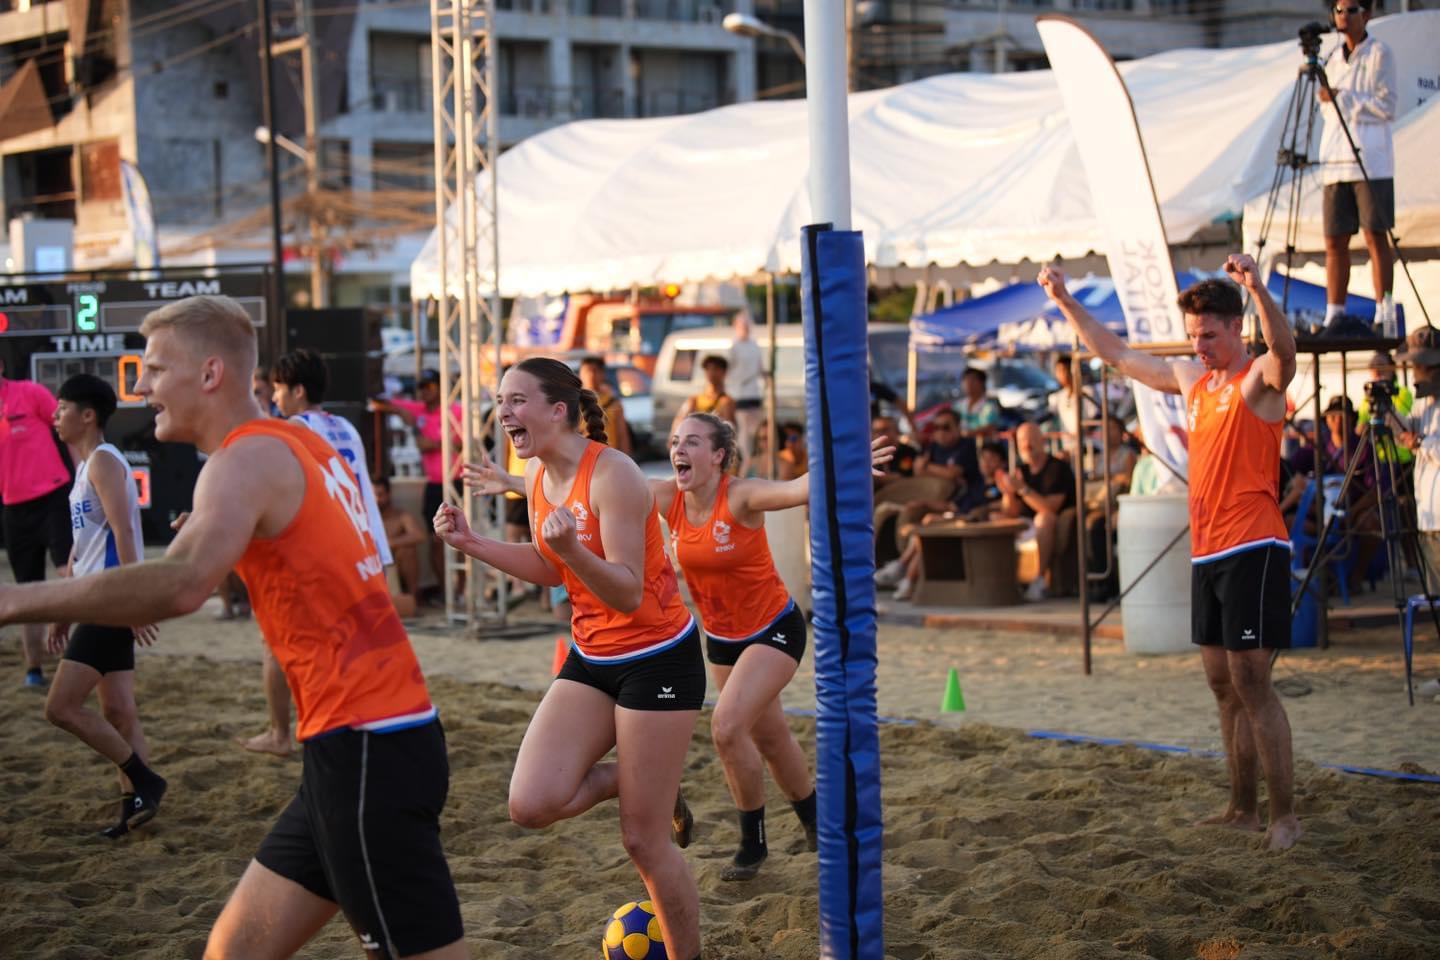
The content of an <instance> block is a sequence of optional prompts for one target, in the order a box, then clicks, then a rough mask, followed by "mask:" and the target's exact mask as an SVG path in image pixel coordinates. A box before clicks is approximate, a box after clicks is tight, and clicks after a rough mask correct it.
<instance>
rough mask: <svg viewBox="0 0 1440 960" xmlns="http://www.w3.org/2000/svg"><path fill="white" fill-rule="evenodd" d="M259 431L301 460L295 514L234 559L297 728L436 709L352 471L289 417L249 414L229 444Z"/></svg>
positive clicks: (321, 728) (307, 733)
mask: <svg viewBox="0 0 1440 960" xmlns="http://www.w3.org/2000/svg"><path fill="white" fill-rule="evenodd" d="M254 436H267V437H276V438H277V439H279V440H281V441H283V442H284V443H285V445H286V446H288V447H289V448H290V452H291V453H293V454H294V455H295V459H296V460H297V461H298V462H299V464H300V467H301V469H302V470H304V472H305V497H304V499H303V500H302V501H301V504H300V510H299V512H298V513H296V514H295V517H294V519H293V520H291V521H290V523H289V525H288V526H287V527H286V528H285V530H284V531H283V532H282V533H281V534H280V535H279V536H277V537H273V538H270V539H263V540H262V539H259V538H256V539H254V540H251V541H250V545H249V546H248V547H247V548H246V549H245V555H244V556H242V557H241V558H240V562H239V564H238V565H237V566H236V570H237V571H238V572H239V574H240V578H241V579H242V580H244V581H245V586H246V587H247V588H248V589H249V591H250V603H251V606H252V607H253V608H254V610H255V619H256V621H257V622H258V623H259V624H260V629H261V631H262V632H263V633H264V635H265V642H266V643H267V644H269V645H270V649H271V651H272V652H273V653H274V654H275V659H276V660H277V661H279V663H280V666H281V668H282V669H283V670H284V671H285V678H286V680H288V681H289V683H290V691H291V693H292V694H293V696H294V697H295V710H296V713H297V714H298V716H299V725H298V727H297V729H296V735H297V736H298V737H299V739H301V740H306V739H309V738H311V737H315V736H318V735H320V734H323V733H329V732H331V731H334V730H340V729H345V728H351V729H357V730H376V731H384V730H393V729H399V728H403V727H407V726H415V725H417V724H421V723H427V722H429V721H430V720H433V719H434V717H435V708H434V707H433V706H432V705H431V703H430V694H429V692H428V691H427V690H426V689H425V678H424V676H422V675H421V673H420V663H419V661H417V660H416V659H415V651H414V650H413V649H411V647H410V638H409V636H408V635H407V634H406V633H405V628H404V627H403V626H401V624H400V617H399V615H398V614H397V613H396V612H395V606H394V604H392V603H391V602H390V590H389V588H388V587H387V585H386V582H385V568H384V567H383V566H381V564H380V557H379V553H378V551H377V550H376V547H375V540H374V538H373V537H372V535H371V533H370V528H369V519H368V517H367V514H366V510H365V503H364V501H363V500H362V498H361V494H360V485H359V483H358V482H357V481H356V480H355V475H354V474H353V473H351V472H350V468H349V467H348V466H347V465H346V464H345V461H344V458H342V457H341V456H340V455H339V454H337V453H336V452H335V450H334V448H333V447H331V446H330V444H328V443H326V442H325V440H324V439H323V438H321V437H320V435H319V434H316V433H315V432H313V431H311V430H310V429H308V428H307V427H305V426H302V425H300V424H294V423H290V422H288V421H285V420H279V419H266V420H252V421H250V422H249V423H246V424H243V425H241V426H239V427H237V428H235V429H234V430H232V431H231V432H230V435H229V436H227V437H226V438H225V442H224V443H223V444H222V446H225V447H228V446H230V445H231V444H233V443H235V442H236V441H238V440H241V439H243V438H245V437H254Z"/></svg>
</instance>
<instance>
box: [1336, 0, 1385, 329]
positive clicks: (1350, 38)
mask: <svg viewBox="0 0 1440 960" xmlns="http://www.w3.org/2000/svg"><path fill="white" fill-rule="evenodd" d="M1373 2H1374V0H1335V7H1334V9H1333V12H1332V17H1333V18H1334V23H1335V30H1336V32H1338V33H1339V34H1341V36H1342V38H1343V42H1342V43H1341V44H1340V46H1339V47H1337V48H1336V49H1335V50H1334V51H1333V52H1332V53H1331V54H1330V57H1329V59H1328V60H1327V62H1326V65H1325V75H1326V77H1327V78H1328V80H1329V89H1326V87H1324V86H1321V88H1320V90H1319V92H1318V94H1317V96H1319V98H1320V101H1321V104H1322V106H1321V110H1320V113H1321V116H1322V118H1323V120H1324V130H1323V132H1322V133H1321V137H1320V180H1321V182H1322V183H1323V184H1324V185H1325V290H1326V306H1325V323H1326V325H1327V326H1328V325H1330V323H1331V322H1332V321H1333V320H1334V319H1335V318H1336V317H1337V316H1339V315H1340V314H1342V313H1344V311H1345V292H1346V290H1347V289H1348V288H1349V286H1350V241H1351V240H1352V239H1353V238H1354V237H1355V234H1356V232H1357V231H1359V232H1360V233H1363V234H1364V236H1365V246H1366V247H1367V248H1368V249H1369V251H1370V272H1371V274H1372V275H1373V277H1374V279H1375V303H1376V316H1375V319H1376V320H1377V321H1379V322H1381V323H1382V324H1383V323H1386V322H1387V321H1389V320H1391V319H1393V318H1394V315H1395V300H1394V296H1393V294H1392V292H1391V288H1392V286H1393V285H1394V273H1395V255H1394V252H1393V251H1392V250H1391V249H1390V240H1389V236H1388V232H1389V230H1390V228H1391V227H1393V226H1394V225H1395V145H1394V142H1393V140H1392V137H1391V131H1390V128H1391V125H1392V124H1393V123H1394V122H1395V104H1396V86H1397V82H1396V79H1395V57H1394V55H1393V54H1392V53H1391V52H1390V48H1389V47H1387V46H1385V44H1384V43H1382V42H1380V41H1379V40H1377V39H1376V38H1374V37H1372V36H1370V35H1369V34H1368V33H1366V32H1365V26H1366V24H1368V23H1369V22H1370V14H1371V6H1372V4H1373ZM1342 118H1343V121H1344V125H1343V127H1342V125H1341V120H1342ZM1346 130H1349V132H1350V138H1349V139H1347V138H1346V136H1345V131H1346ZM1350 140H1354V142H1355V148H1356V149H1358V150H1359V153H1360V162H1359V163H1357V162H1356V159H1355V150H1352V149H1351V146H1350ZM1361 163H1363V164H1364V165H1365V166H1364V170H1363V171H1362V170H1361V167H1360V164H1361ZM1367 180H1368V182H1367Z"/></svg>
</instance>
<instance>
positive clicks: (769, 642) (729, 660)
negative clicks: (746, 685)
mask: <svg viewBox="0 0 1440 960" xmlns="http://www.w3.org/2000/svg"><path fill="white" fill-rule="evenodd" d="M805 640H806V623H805V614H803V613H801V612H800V608H799V607H797V606H795V601H794V600H791V601H790V605H789V606H788V607H786V608H785V610H784V611H783V612H782V613H781V614H780V616H778V617H776V618H775V619H774V620H772V621H771V622H770V625H769V626H768V627H766V628H765V629H764V630H761V631H760V632H759V633H757V634H755V635H754V636H753V637H746V638H745V639H744V640H719V639H717V638H715V637H712V636H710V635H709V634H706V635H705V656H706V658H707V659H709V661H710V662H711V663H713V664H715V665H716V666H719V667H733V666H735V664H736V663H737V662H739V660H740V654H742V653H744V652H745V651H746V650H748V649H749V648H750V647H774V648H775V649H776V650H779V651H780V652H781V653H786V654H789V655H790V656H792V657H794V658H795V662H796V663H799V662H800V660H801V659H802V658H803V657H804V656H805Z"/></svg>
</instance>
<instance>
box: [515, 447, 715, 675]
mask: <svg viewBox="0 0 1440 960" xmlns="http://www.w3.org/2000/svg"><path fill="white" fill-rule="evenodd" d="M608 449H609V448H608V447H606V446H605V445H604V444H603V443H596V442H595V441H593V440H592V441H590V443H589V445H588V446H587V447H586V448H585V454H584V456H582V457H581V458H580V469H579V471H578V472H577V473H576V474H575V482H574V484H572V485H571V487H570V492H569V494H568V495H567V496H566V497H565V498H564V504H565V505H566V506H568V507H569V508H570V512H571V513H573V514H575V527H576V535H577V536H578V537H579V538H580V542H581V543H582V544H584V546H585V548H586V549H587V550H589V551H590V552H591V553H593V554H595V555H596V556H598V557H604V556H605V545H604V544H603V543H601V542H600V518H599V517H597V516H595V511H594V510H593V509H591V506H590V480H591V478H592V477H593V476H594V475H595V464H596V463H597V462H598V461H599V459H600V455H601V454H602V453H604V452H605V451H606V450H608ZM544 481H545V465H544V464H541V465H540V469H539V470H538V471H536V473H535V490H534V497H533V498H532V500H531V503H532V506H531V523H532V524H533V527H532V528H531V529H533V530H534V531H535V532H536V534H537V535H536V537H535V544H536V547H537V548H538V549H539V550H540V554H541V556H543V557H544V558H545V559H546V560H549V561H550V563H552V564H553V565H554V566H555V568H556V569H558V570H559V571H560V577H561V579H562V580H563V581H564V582H565V589H566V590H567V591H569V593H570V607H571V609H572V610H573V611H574V613H573V615H572V616H571V618H570V630H571V632H572V633H573V634H574V635H575V646H576V647H577V648H578V649H579V651H580V655H581V656H583V657H584V658H585V659H586V660H593V661H598V662H602V663H615V662H618V661H622V660H630V659H634V658H636V657H641V656H646V655H648V654H651V653H655V652H657V651H660V650H663V649H664V648H665V647H668V646H670V645H672V644H674V643H678V642H679V641H680V640H681V639H683V638H684V636H685V635H686V634H687V633H689V632H690V631H691V630H692V629H694V626H695V620H694V618H693V617H691V616H690V611H689V610H686V609H685V604H684V603H683V602H682V601H681V599H680V584H679V582H678V581H677V580H676V579H675V571H674V569H672V568H671V566H670V559H669V558H668V557H666V556H665V537H664V535H663V534H662V533H661V532H660V514H659V513H658V512H657V511H656V510H655V508H654V507H653V506H652V507H651V508H650V516H649V517H647V518H646V520H645V564H644V567H643V568H642V569H643V571H644V573H643V576H644V578H645V584H644V595H643V597H642V598H641V601H640V606H639V607H638V608H636V609H635V610H634V611H633V612H631V613H620V612H619V611H617V610H615V609H614V608H612V607H609V606H607V605H606V604H605V603H604V601H602V600H601V599H600V598H599V597H597V596H595V594H594V593H592V592H591V590H590V588H589V587H587V586H586V585H585V584H584V582H583V581H581V579H580V578H579V577H577V576H576V575H575V574H574V573H573V572H572V571H571V570H570V568H569V567H568V566H566V565H565V562H564V561H563V560H561V559H560V558H559V557H558V556H557V555H556V554H555V552H554V551H553V550H551V549H550V548H549V546H547V545H546V543H545V540H544V538H543V537H540V536H539V535H538V534H539V531H540V527H541V526H542V525H543V524H544V523H545V518H546V517H548V516H550V513H551V511H553V510H554V509H555V507H554V506H553V505H552V504H551V503H550V501H549V500H548V499H547V498H546V496H545V484H544Z"/></svg>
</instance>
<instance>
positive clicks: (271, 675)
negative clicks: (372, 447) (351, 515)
mask: <svg viewBox="0 0 1440 960" xmlns="http://www.w3.org/2000/svg"><path fill="white" fill-rule="evenodd" d="M271 381H272V383H273V387H272V389H273V391H274V392H273V395H272V397H271V402H272V403H273V404H274V405H275V409H277V410H278V411H280V415H281V416H283V417H289V418H290V419H291V420H294V421H296V422H297V423H303V424H304V425H305V426H307V427H309V428H310V429H311V430H313V431H315V432H316V433H318V434H319V435H320V436H321V437H322V438H324V440H325V442H326V443H328V444H330V446H332V447H334V448H335V452H337V453H339V454H340V456H341V457H343V458H344V460H345V464H346V466H348V467H349V468H350V470H351V472H353V473H354V474H355V479H356V481H357V482H358V483H359V485H360V496H361V499H362V500H364V501H365V512H366V514H367V515H368V516H369V523H370V533H371V535H372V536H373V537H374V538H375V547H376V549H377V550H378V551H379V553H380V562H381V563H382V564H384V565H385V566H387V567H388V566H390V564H392V563H394V562H395V561H394V557H392V556H391V554H390V543H389V541H388V540H387V539H386V538H385V521H384V519H383V518H382V517H381V516H380V507H379V506H378V505H377V504H376V502H375V489H374V487H373V486H372V484H371V483H370V468H369V467H368V466H367V464H366V460H365V444H364V442H363V441H362V440H361V439H360V432H359V431H358V430H356V429H355V427H354V425H353V424H351V423H350V421H349V420H346V419H345V418H344V417H338V416H336V415H335V414H333V413H327V412H326V411H325V410H324V409H323V408H322V407H321V404H322V403H324V402H325V392H326V390H327V389H328V388H329V386H330V371H329V370H328V369H327V368H326V366H325V361H324V359H322V358H321V357H320V356H318V355H317V354H314V353H311V352H310V351H309V350H304V349H301V350H294V351H291V352H290V353H287V354H285V355H284V356H283V357H281V358H280V359H279V360H277V361H276V362H275V369H274V371H273V372H272V375H271ZM265 706H266V710H267V713H268V714H269V718H270V725H269V726H268V727H267V728H266V729H265V731H264V732H263V733H258V734H256V735H255V736H253V737H248V738H244V739H241V740H240V741H239V743H240V745H241V746H242V747H244V748H245V749H246V750H254V751H255V752H256V753H271V754H274V755H276V756H279V757H284V756H289V754H290V749H291V747H290V745H291V734H290V688H289V686H288V685H287V684H286V681H285V673H284V671H282V670H281V669H280V664H279V662H278V661H276V659H275V655H274V654H272V653H271V652H270V648H269V647H268V646H267V647H266V648H265Z"/></svg>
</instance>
